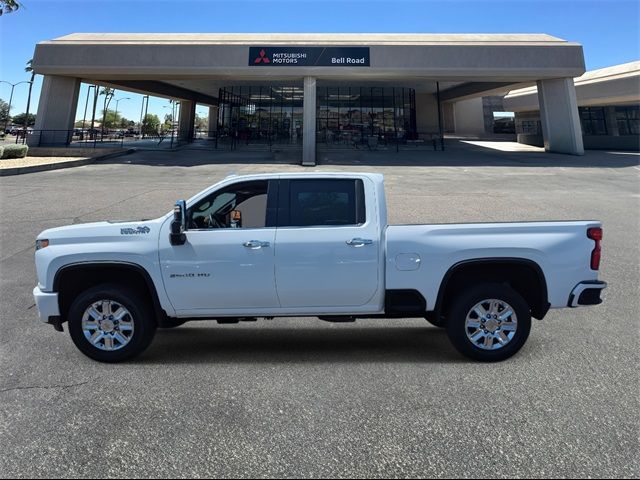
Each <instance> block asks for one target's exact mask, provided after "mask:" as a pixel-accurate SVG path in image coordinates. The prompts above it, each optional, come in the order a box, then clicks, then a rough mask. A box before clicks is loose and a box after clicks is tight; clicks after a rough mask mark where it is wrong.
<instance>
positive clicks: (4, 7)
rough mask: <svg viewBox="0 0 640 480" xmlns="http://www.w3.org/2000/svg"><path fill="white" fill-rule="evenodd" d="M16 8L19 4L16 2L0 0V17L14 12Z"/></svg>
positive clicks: (13, 0)
mask: <svg viewBox="0 0 640 480" xmlns="http://www.w3.org/2000/svg"><path fill="white" fill-rule="evenodd" d="M18 8H20V4H19V3H18V2H16V0H0V15H2V14H3V13H11V12H15V11H16V10H18Z"/></svg>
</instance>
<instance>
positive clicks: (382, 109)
mask: <svg viewBox="0 0 640 480" xmlns="http://www.w3.org/2000/svg"><path fill="white" fill-rule="evenodd" d="M303 100H304V94H303V89H302V87H301V86H300V87H299V86H236V87H225V88H222V89H220V92H219V101H220V103H219V109H218V135H219V136H221V137H229V138H233V139H234V140H235V141H237V142H245V143H290V144H300V145H301V144H302V131H303V128H302V126H303V120H302V117H303V114H302V107H303ZM316 136H317V142H318V143H320V144H327V145H337V144H345V145H353V144H357V143H365V142H366V139H367V138H370V137H376V138H378V139H379V140H382V141H384V140H390V139H414V138H415V137H416V111H415V92H414V90H413V89H410V88H398V87H396V88H394V87H343V86H339V87H338V86H336V87H331V86H328V87H324V86H321V87H318V88H317V98H316Z"/></svg>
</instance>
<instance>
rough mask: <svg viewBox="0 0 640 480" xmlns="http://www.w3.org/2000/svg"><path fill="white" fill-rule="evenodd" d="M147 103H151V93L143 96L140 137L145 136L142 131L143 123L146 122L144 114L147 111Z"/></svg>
mask: <svg viewBox="0 0 640 480" xmlns="http://www.w3.org/2000/svg"><path fill="white" fill-rule="evenodd" d="M145 103H147V104H148V103H149V95H145V96H144V97H142V106H141V107H140V125H139V128H140V131H139V132H138V133H139V134H140V139H142V138H144V134H143V133H142V124H143V122H144V118H143V116H144V115H145V111H144V105H145Z"/></svg>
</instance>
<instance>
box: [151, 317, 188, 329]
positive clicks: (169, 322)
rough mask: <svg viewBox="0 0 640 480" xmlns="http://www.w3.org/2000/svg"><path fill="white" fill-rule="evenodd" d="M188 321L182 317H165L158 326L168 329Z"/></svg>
mask: <svg viewBox="0 0 640 480" xmlns="http://www.w3.org/2000/svg"><path fill="white" fill-rule="evenodd" d="M185 323H187V321H186V320H182V319H180V318H165V319H164V320H162V321H161V322H160V323H159V324H158V328H160V329H167V328H177V327H179V326H180V325H184V324H185Z"/></svg>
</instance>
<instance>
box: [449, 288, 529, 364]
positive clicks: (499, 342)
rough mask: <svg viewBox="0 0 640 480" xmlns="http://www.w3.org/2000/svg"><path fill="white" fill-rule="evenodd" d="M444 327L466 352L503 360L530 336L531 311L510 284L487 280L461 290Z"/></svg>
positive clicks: (486, 359) (487, 359) (470, 355)
mask: <svg viewBox="0 0 640 480" xmlns="http://www.w3.org/2000/svg"><path fill="white" fill-rule="evenodd" d="M509 312H511V314H509ZM488 315H490V317H487V316H488ZM445 327H446V329H447V335H448V336H449V339H450V340H451V343H453V346H454V347H455V348H456V350H458V351H459V352H460V353H462V354H463V355H464V356H466V357H468V358H471V359H473V360H479V361H481V362H500V361H502V360H506V359H507V358H510V357H512V356H513V355H515V354H516V353H517V352H518V351H519V350H520V349H521V348H522V347H523V345H524V344H525V342H526V341H527V338H529V333H530V331H531V312H530V311H529V305H528V304H527V302H526V301H525V300H524V299H523V298H522V297H521V296H520V294H518V293H517V292H515V291H514V290H513V289H511V288H510V287H509V286H507V285H502V284H498V283H487V284H482V285H477V286H474V287H471V288H469V289H467V290H464V291H463V292H462V293H461V295H460V297H459V298H458V299H457V300H455V301H454V303H453V304H452V305H451V307H450V308H449V314H448V316H447V323H446V326H445Z"/></svg>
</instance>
